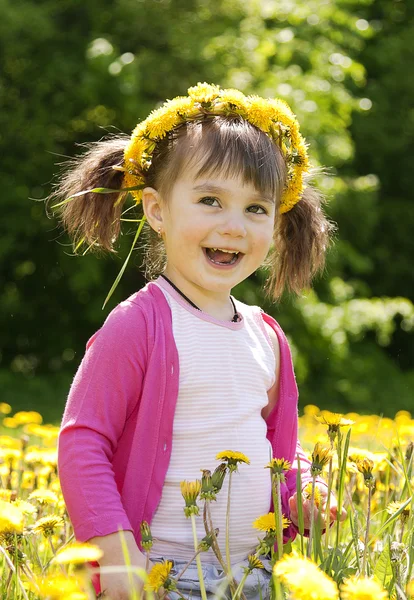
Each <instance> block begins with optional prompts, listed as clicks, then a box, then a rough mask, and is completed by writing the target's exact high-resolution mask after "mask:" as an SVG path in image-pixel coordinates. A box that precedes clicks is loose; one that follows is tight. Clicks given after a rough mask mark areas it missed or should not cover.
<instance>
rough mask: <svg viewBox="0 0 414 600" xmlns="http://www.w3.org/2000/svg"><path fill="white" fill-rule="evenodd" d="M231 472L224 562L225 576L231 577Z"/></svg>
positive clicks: (230, 473) (230, 474) (231, 473)
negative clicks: (225, 565)
mask: <svg viewBox="0 0 414 600" xmlns="http://www.w3.org/2000/svg"><path fill="white" fill-rule="evenodd" d="M232 475H233V472H232V471H230V472H229V491H228V495H227V511H226V562H227V574H228V576H229V577H231V557H230V491H231V476H232Z"/></svg>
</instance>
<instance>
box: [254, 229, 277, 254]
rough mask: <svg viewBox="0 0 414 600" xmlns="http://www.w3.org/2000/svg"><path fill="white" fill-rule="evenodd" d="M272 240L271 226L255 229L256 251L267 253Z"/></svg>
mask: <svg viewBox="0 0 414 600" xmlns="http://www.w3.org/2000/svg"><path fill="white" fill-rule="evenodd" d="M272 242H273V226H268V227H263V228H262V229H259V230H258V231H257V234H256V236H255V240H254V248H255V250H256V251H257V252H264V253H265V254H267V252H268V250H269V249H270V246H271V245H272Z"/></svg>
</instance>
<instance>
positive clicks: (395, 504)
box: [387, 502, 410, 518]
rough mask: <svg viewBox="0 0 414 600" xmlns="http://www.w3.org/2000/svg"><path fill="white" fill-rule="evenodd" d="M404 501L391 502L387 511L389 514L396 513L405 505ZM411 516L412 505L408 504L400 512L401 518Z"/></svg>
mask: <svg viewBox="0 0 414 600" xmlns="http://www.w3.org/2000/svg"><path fill="white" fill-rule="evenodd" d="M403 504H404V502H390V503H389V504H388V506H387V513H388V514H389V515H395V513H396V512H397V511H399V510H400V508H401V507H402V506H403ZM409 516H410V505H409V504H408V506H406V507H405V508H404V509H403V510H402V511H401V514H400V517H401V518H408V517H409Z"/></svg>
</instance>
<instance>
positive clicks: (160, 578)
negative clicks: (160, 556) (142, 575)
mask: <svg viewBox="0 0 414 600" xmlns="http://www.w3.org/2000/svg"><path fill="white" fill-rule="evenodd" d="M172 566H173V564H172V562H171V561H170V560H166V561H165V562H163V563H157V564H155V565H154V566H153V567H152V569H151V571H150V572H149V573H148V580H147V583H146V584H145V586H144V589H145V590H147V591H148V590H152V591H154V592H158V590H159V589H160V588H161V587H163V588H164V589H165V590H169V591H171V590H174V589H175V583H174V581H173V580H172V579H170V572H171V569H172Z"/></svg>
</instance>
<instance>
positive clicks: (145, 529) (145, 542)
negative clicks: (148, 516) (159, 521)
mask: <svg viewBox="0 0 414 600" xmlns="http://www.w3.org/2000/svg"><path fill="white" fill-rule="evenodd" d="M140 530H141V546H142V547H143V548H144V550H146V551H147V552H149V551H150V550H151V548H152V533H151V529H150V526H149V525H148V523H147V521H142V523H141V525H140Z"/></svg>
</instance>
